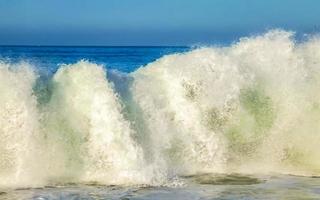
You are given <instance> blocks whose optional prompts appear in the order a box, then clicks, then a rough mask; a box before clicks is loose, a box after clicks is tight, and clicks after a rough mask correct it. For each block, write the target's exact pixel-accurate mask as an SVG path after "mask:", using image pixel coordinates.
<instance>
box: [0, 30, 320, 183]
mask: <svg viewBox="0 0 320 200" xmlns="http://www.w3.org/2000/svg"><path fill="white" fill-rule="evenodd" d="M319 89H320V39H319V37H317V36H316V35H313V36H309V37H308V38H307V39H305V40H303V41H299V42H297V41H296V40H295V39H294V33H293V32H288V31H283V30H271V31H268V32H267V33H265V34H262V35H255V36H251V37H245V38H241V39H240V40H239V41H238V42H235V43H232V44H231V45H228V46H212V47H197V48H192V49H191V50H189V51H186V52H180V53H174V54H169V55H165V56H163V57H161V58H159V59H157V60H156V61H154V62H151V63H148V64H147V65H144V66H141V67H140V68H138V69H136V70H135V71H133V72H129V73H125V72H121V71H118V70H111V69H108V66H104V65H103V64H99V63H95V62H92V61H87V60H79V61H78V62H76V63H73V64H60V65H59V67H58V69H57V70H56V72H54V74H52V75H49V76H44V75H43V69H41V70H40V69H39V68H37V66H36V64H34V63H32V62H30V61H28V60H21V61H19V62H13V61H10V60H8V59H2V60H1V61H0V155H1V156H0V187H1V188H18V187H41V186H46V185H63V184H68V183H75V184H98V185H122V186H123V185H124V186H134V185H144V186H166V187H183V186H184V185H185V181H184V178H186V177H195V176H196V177H197V178H199V177H200V179H201V175H203V174H246V175H248V174H249V175H250V176H251V175H253V176H255V175H259V176H260V175H269V174H280V175H281V174H282V175H288V174H291V175H299V176H318V175H320V154H319V152H320V145H319V142H320V123H319V121H320V95H319V94H318V93H319V92H318V91H319ZM201 180H202V181H203V178H202V179H201Z"/></svg>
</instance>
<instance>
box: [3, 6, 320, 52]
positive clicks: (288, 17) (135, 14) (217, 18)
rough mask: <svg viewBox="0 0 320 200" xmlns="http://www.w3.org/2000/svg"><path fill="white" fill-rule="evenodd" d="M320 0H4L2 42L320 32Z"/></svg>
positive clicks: (203, 40)
mask: <svg viewBox="0 0 320 200" xmlns="http://www.w3.org/2000/svg"><path fill="white" fill-rule="evenodd" d="M319 8H320V0H0V45H111V46H116V45H121V46H123V45H125V46H132V45H152V46H153V45H203V44H214V43H219V42H222V43H223V42H226V41H232V40H236V39H237V38H239V37H242V36H247V35H252V34H257V33H261V32H265V31H267V30H269V29H273V28H282V29H285V30H292V31H296V32H297V33H299V34H301V33H314V32H320V10H319Z"/></svg>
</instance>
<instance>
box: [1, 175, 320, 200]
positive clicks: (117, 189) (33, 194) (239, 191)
mask: <svg viewBox="0 0 320 200" xmlns="http://www.w3.org/2000/svg"><path fill="white" fill-rule="evenodd" d="M180 181H182V182H183V184H182V185H180V186H159V187H151V186H103V185H80V184H69V185H68V184H67V185H64V186H47V187H42V188H20V189H15V190H1V193H0V199H8V200H9V199H25V200H28V199H30V200H31V199H32V200H45V199H46V200H49V199H60V200H64V199H66V200H71V199H122V200H129V199H132V200H133V199H136V200H138V199H152V200H156V199H162V200H163V199H177V200H179V199H181V200H188V199H192V200H194V199H203V200H205V199H319V197H320V178H318V177H299V176H290V175H274V176H270V175H261V176H248V175H240V174H232V175H215V174H203V175H198V176H189V177H184V178H180Z"/></svg>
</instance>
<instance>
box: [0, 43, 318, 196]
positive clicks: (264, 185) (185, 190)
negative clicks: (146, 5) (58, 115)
mask: <svg viewBox="0 0 320 200" xmlns="http://www.w3.org/2000/svg"><path fill="white" fill-rule="evenodd" d="M268 42H270V41H269V40H268ZM270 43H271V42H270ZM280 47H281V48H282V47H283V46H280ZM192 49H193V48H192V47H88V46H83V47H63V46H1V47H0V60H1V61H4V62H5V63H19V62H27V63H30V64H32V66H35V68H36V70H37V71H38V72H37V73H39V74H40V76H41V77H49V78H51V77H52V76H54V74H55V73H56V72H57V71H58V69H59V67H60V66H61V65H62V64H75V63H77V62H79V61H80V60H86V61H88V63H89V62H90V63H95V64H99V65H103V66H104V67H105V68H106V69H107V71H110V70H111V71H112V70H116V71H120V72H123V73H125V74H126V73H130V72H134V71H136V70H137V69H138V68H140V67H143V66H145V65H147V64H149V63H152V62H154V61H156V60H157V59H159V58H161V57H163V56H165V55H170V54H175V53H185V52H189V51H191V50H192ZM209 51H210V50H209ZM258 51H259V49H258V50H257V51H254V52H255V53H256V52H258ZM200 53H201V55H200V54H196V56H200V61H202V60H205V59H206V57H201V56H202V54H204V55H207V52H206V51H204V52H200ZM209 53H212V52H209ZM268 53H269V52H267V53H265V54H264V55H269V54H268ZM216 55H218V54H214V56H216ZM219 55H220V54H219ZM222 55H223V54H222ZM192 56H194V55H192ZM192 56H190V57H192ZM214 56H213V57H214ZM190 57H186V58H188V59H189V60H188V61H190ZM201 59H202V60H201ZM254 59H255V58H254ZM259 59H260V57H258V60H259ZM188 61H186V63H182V65H181V66H178V67H179V70H180V71H183V70H184V64H187V62H188ZM191 61H192V59H191ZM237 61H238V60H237ZM259 61H260V60H259ZM197 62H199V60H197ZM88 63H87V64H88ZM253 63H255V62H253ZM162 64H163V63H162ZM179 64H180V63H179ZM202 64H203V63H202ZM209 64H210V63H209ZM255 64H256V63H255ZM229 65H232V62H230V63H228V62H227V64H226V65H224V67H229ZM257 65H258V64H257ZM203 66H204V67H205V66H206V65H205V64H203ZM213 66H214V65H213ZM268 66H269V65H268ZM170 67H171V66H170ZM172 67H175V66H172ZM195 67H197V66H195ZM179 70H178V71H179ZM195 73H198V72H197V71H195ZM208 73H209V72H208ZM210 73H211V72H210ZM227 73H228V72H227ZM196 75H197V76H199V77H200V78H202V77H201V76H205V74H200V75H199V74H196ZM176 76H179V75H176ZM223 76H228V75H226V74H224V75H223ZM223 76H221V77H223ZM199 77H197V78H199ZM221 77H220V78H221ZM178 78H180V77H178ZM111 79H112V77H111ZM150 80H152V79H150ZM210 80H211V79H209V81H210ZM0 81H1V80H0ZM170 81H171V80H168V82H170ZM203 81H208V80H206V79H203ZM228 81H229V80H228ZM230 81H233V80H230ZM66 83H68V84H71V82H66ZM148 83H149V82H146V84H148ZM142 85H143V84H142ZM153 86H155V90H156V92H155V94H156V95H158V90H159V88H160V87H159V88H158V87H157V84H155V85H153ZM115 88H116V89H117V85H116V86H115ZM0 89H1V88H0ZM147 89H148V88H147ZM160 89H161V88H160ZM221 89H223V88H221ZM67 91H68V90H67ZM150 91H151V92H153V91H152V90H150ZM117 92H120V93H121V91H120V90H119V91H117ZM146 93H147V92H146ZM59 94H60V93H59ZM190 94H192V92H191V93H190ZM37 95H39V94H37ZM144 95H147V94H144ZM212 95H214V94H212ZM253 95H254V94H253ZM186 96H187V95H186ZM188 97H189V99H188V101H189V100H190V99H191V100H192V98H193V97H192V95H191V97H192V98H191V97H190V95H189V96H188ZM207 98H208V99H210V97H209V96H207ZM257 98H258V100H256V99H254V100H253V101H252V102H248V103H257V102H256V101H260V100H261V98H263V96H262V95H261V96H258V97H257ZM169 100H170V99H169ZM169 100H168V101H169ZM255 100H256V101H255ZM61 101H62V100H61ZM123 101H126V100H123ZM261 101H263V99H262V100H261ZM58 102H59V101H58ZM268 102H269V101H264V102H263V104H258V106H262V107H263V106H265V104H268ZM0 103H1V102H0ZM60 103H61V102H60ZM258 103H259V102H258ZM0 106H1V105H0ZM131 106H132V105H131ZM161 106H162V105H161ZM161 106H160V107H161ZM178 106H179V105H178ZM255 106H256V105H255ZM57 108H58V107H57ZM267 108H268V107H264V108H263V109H264V110H263V111H264V112H267V111H266V109H267ZM161 109H162V107H161ZM161 109H160V110H161ZM254 109H257V110H258V109H259V108H256V107H254ZM62 110H63V108H62ZM258 111H259V110H258ZM59 112H61V111H59ZM155 112H156V111H155ZM79 113H81V112H79ZM79 113H78V112H75V114H74V115H77V114H79ZM149 114H150V113H149ZM151 114H152V113H151ZM166 114H167V115H170V114H171V113H169V114H168V113H166ZM213 114H216V113H213ZM258 114H259V115H262V117H261V118H263V117H265V115H264V113H260V111H259V112H258V113H257V115H258ZM71 117H74V116H73V115H72V114H71ZM164 117H166V116H165V115H164ZM189 117H190V118H191V117H192V116H189ZM173 120H174V117H171V118H170V120H169V121H173ZM185 120H186V119H185ZM263 120H265V119H264V118H263ZM267 120H268V119H267ZM267 120H266V121H267ZM164 121H165V120H164ZM182 121H183V120H181V121H179V122H177V123H179V124H178V125H180V126H181V123H183V122H182ZM77 123H78V122H77ZM79 123H86V122H79ZM178 125H177V126H178ZM214 125H216V124H214ZM218 125H219V124H218ZM141 126H142V125H141ZM153 126H155V125H153ZM159 126H161V125H159ZM172 126H173V125H172ZM68 128H69V127H68ZM160 128H161V127H160ZM263 128H264V127H263ZM266 129H267V128H266ZM0 130H1V129H0ZM0 133H1V132H0ZM191 134H192V133H191ZM150 137H151V136H150ZM195 137H196V136H194V138H195ZM138 139H139V138H138ZM244 139H246V138H244ZM249 139H251V138H249ZM66 140H67V139H66ZM146 141H147V140H146ZM0 142H1V141H0ZM71 142H72V141H71ZM143 142H145V141H143ZM143 142H141V144H143ZM160 142H161V141H159V143H160ZM196 142H198V141H196ZM9 144H10V143H9ZM248 144H250V143H248ZM71 145H73V144H71ZM233 145H234V144H233ZM245 145H246V144H245ZM146 146H147V145H146ZM234 146H236V145H234ZM241 147H242V146H241ZM245 147H246V148H250V147H248V146H245ZM148 148H150V149H151V147H148ZM203 148H204V147H203ZM156 150H157V149H155V150H153V151H156ZM178 150H179V149H178ZM236 150H239V151H242V150H243V149H240V148H238V149H236ZM311 150H314V149H311ZM187 152H188V151H187ZM67 153H70V152H67ZM170 153H171V154H173V155H174V152H173V153H172V152H170ZM233 153H234V152H233ZM236 153H237V152H236ZM240 153H242V154H239V157H240V156H243V157H244V158H246V157H245V156H246V155H244V154H245V153H243V152H240ZM246 153H247V152H246ZM171 154H170V155H171ZM177 155H180V154H179V153H178V154H177ZM0 156H1V155H0ZM234 158H238V157H234ZM167 159H168V158H167ZM174 159H179V158H177V157H175V158H174ZM205 159H206V158H205ZM290 159H292V158H290ZM293 160H294V159H293ZM0 161H1V158H0ZM171 162H172V161H171ZM288 162H289V161H288ZM294 162H295V160H294ZM299 162H300V161H299ZM299 162H297V163H298V164H300V163H299ZM70 163H71V162H70ZM0 164H1V163H0ZM209 164H210V163H209ZM295 164H296V163H295ZM298 164H296V165H298ZM168 165H169V164H168ZM3 166H5V165H3ZM0 167H1V166H0ZM175 167H176V166H175ZM0 169H1V168H0ZM173 171H174V170H173ZM170 173H172V172H171V171H170ZM170 173H168V174H170ZM179 175H180V174H177V176H172V177H169V182H170V181H171V182H170V183H166V184H162V185H161V184H160V185H152V184H150V185H148V184H143V185H140V184H136V185H135V184H128V185H126V184H119V185H108V184H102V183H99V182H97V183H96V182H93V183H87V182H83V183H82V182H80V183H79V182H62V183H60V182H57V183H50V184H48V185H43V186H39V187H19V188H1V187H0V199H36V200H40V199H41V200H44V199H48V200H49V199H66V200H67V199H123V200H128V199H181V200H182V199H183V200H185V199H319V197H320V187H319V185H320V179H319V178H318V176H295V175H294V176H293V175H290V174H289V172H288V173H287V174H286V173H284V174H281V173H278V172H275V173H271V172H270V173H269V172H266V173H265V174H263V173H262V174H258V175H256V174H254V175H252V174H245V173H244V174H239V173H237V172H236V173H226V174H224V173H222V174H214V173H212V174H209V173H208V174H207V173H199V174H191V175H186V176H184V175H182V176H181V177H179ZM0 177H1V176H0ZM175 179H178V181H177V182H175V181H176V180H175ZM0 183H1V180H0ZM31 185H32V184H31Z"/></svg>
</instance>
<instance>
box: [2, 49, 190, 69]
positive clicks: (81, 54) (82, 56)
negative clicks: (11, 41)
mask: <svg viewBox="0 0 320 200" xmlns="http://www.w3.org/2000/svg"><path fill="white" fill-rule="evenodd" d="M190 49H191V48H190V47H186V46H185V47H179V46H176V47H175V46H171V47H170V46H161V47H160V46H159V47H157V46H155V47H153V46H136V47H135V46H131V47H130V46H128V47H126V46H114V47H112V46H106V47H103V46H98V47H95V46H0V59H7V60H8V59H9V60H10V61H13V62H19V61H22V60H23V61H29V62H31V63H35V64H36V65H37V67H38V68H45V69H47V70H49V72H55V71H56V70H57V68H58V66H59V65H60V64H73V63H76V62H78V61H79V60H87V61H92V62H94V63H97V64H102V65H104V66H106V67H107V68H108V69H116V70H118V71H121V72H132V71H134V70H135V69H137V68H138V67H141V66H144V65H146V64H148V63H151V62H153V61H155V60H156V59H158V58H160V57H162V56H164V55H169V54H173V53H179V52H186V51H188V50H190Z"/></svg>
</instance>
